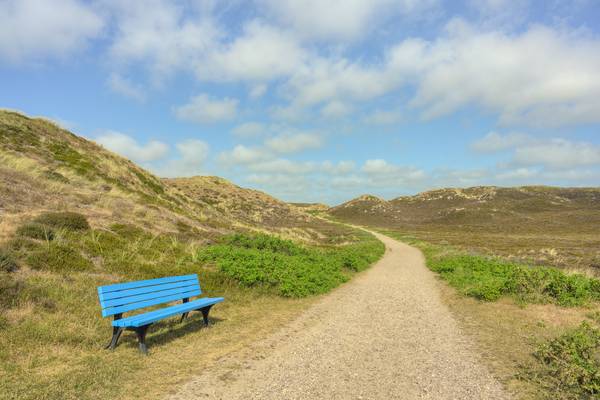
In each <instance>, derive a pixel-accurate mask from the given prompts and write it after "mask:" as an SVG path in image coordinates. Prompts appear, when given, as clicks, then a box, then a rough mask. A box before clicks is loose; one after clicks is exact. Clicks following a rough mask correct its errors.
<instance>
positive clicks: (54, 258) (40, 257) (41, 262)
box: [26, 243, 93, 272]
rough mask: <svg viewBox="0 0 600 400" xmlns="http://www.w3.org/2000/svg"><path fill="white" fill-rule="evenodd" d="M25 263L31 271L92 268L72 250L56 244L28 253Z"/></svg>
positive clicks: (63, 270)
mask: <svg viewBox="0 0 600 400" xmlns="http://www.w3.org/2000/svg"><path fill="white" fill-rule="evenodd" d="M26 261H27V264H28V265H29V266H30V267H31V268H33V269H38V270H50V271H55V272H76V271H85V270H89V269H91V268H92V266H93V265H92V263H91V262H90V261H89V260H88V259H87V258H85V257H83V256H82V255H81V253H79V252H78V251H77V250H75V249H74V248H72V247H68V246H65V245H62V244H57V243H53V244H52V245H50V246H49V247H44V248H40V249H38V250H36V251H34V252H32V253H30V254H29V255H28V256H27V259H26Z"/></svg>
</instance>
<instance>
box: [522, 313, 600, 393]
mask: <svg viewBox="0 0 600 400" xmlns="http://www.w3.org/2000/svg"><path fill="white" fill-rule="evenodd" d="M534 356H535V357H536V359H537V360H538V362H539V366H538V367H539V368H538V370H535V371H533V372H534V373H533V374H532V375H533V376H536V377H537V379H538V380H540V382H541V383H542V384H543V385H544V386H546V387H547V389H549V391H550V392H552V393H553V395H554V396H556V398H559V397H560V398H567V397H568V398H578V399H591V398H598V397H597V396H598V395H600V330H598V329H597V328H595V327H592V326H591V325H590V324H588V323H587V322H583V323H582V324H581V325H580V326H579V327H577V328H575V329H573V330H571V331H569V332H567V333H565V334H563V335H561V336H559V337H558V338H556V339H553V340H551V341H549V342H547V343H544V344H542V345H540V346H539V347H538V349H537V351H536V352H535V353H534ZM540 378H541V379H540ZM559 393H560V394H561V395H560V396H559V395H558V394H559ZM563 394H564V396H562V395H563Z"/></svg>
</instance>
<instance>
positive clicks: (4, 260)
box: [0, 250, 19, 272]
mask: <svg viewBox="0 0 600 400" xmlns="http://www.w3.org/2000/svg"><path fill="white" fill-rule="evenodd" d="M18 269H19V265H18V264H17V262H16V261H15V260H14V259H13V258H12V256H11V255H10V254H9V253H8V252H7V251H5V250H0V271H1V272H14V271H16V270H18Z"/></svg>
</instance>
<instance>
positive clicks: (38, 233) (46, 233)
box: [17, 222, 54, 240]
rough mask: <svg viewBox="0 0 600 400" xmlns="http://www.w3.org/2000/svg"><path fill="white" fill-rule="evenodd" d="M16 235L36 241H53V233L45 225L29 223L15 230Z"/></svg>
mask: <svg viewBox="0 0 600 400" xmlns="http://www.w3.org/2000/svg"><path fill="white" fill-rule="evenodd" d="M17 235H20V236H24V237H28V238H31V239H38V240H54V231H53V230H52V228H50V227H48V226H47V225H42V224H40V223H37V222H30V223H27V224H25V225H22V226H20V227H19V228H18V229H17Z"/></svg>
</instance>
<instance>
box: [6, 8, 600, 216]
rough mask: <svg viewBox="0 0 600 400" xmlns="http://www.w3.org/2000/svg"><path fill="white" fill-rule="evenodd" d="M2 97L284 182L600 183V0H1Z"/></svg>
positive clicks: (204, 167) (177, 164) (395, 188)
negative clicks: (124, 0)
mask: <svg viewBox="0 0 600 400" xmlns="http://www.w3.org/2000/svg"><path fill="white" fill-rule="evenodd" d="M0 107H1V108H7V109H12V110H19V111H22V112H24V113H26V114H28V115H33V116H44V117H47V118H50V119H53V120H55V121H56V122H58V123H59V124H60V125H62V126H64V127H65V128H67V129H69V130H71V131H73V132H75V133H77V134H79V135H81V136H84V137H86V138H89V139H91V140H94V141H96V142H97V143H99V144H101V145H102V146H104V147H105V148H107V149H109V150H112V151H114V152H116V153H119V154H121V155H123V156H125V157H127V158H129V159H131V160H133V161H135V162H136V163H138V164H140V165H141V166H143V167H144V168H147V169H148V170H150V171H152V172H153V173H155V174H157V175H159V176H162V177H177V176H194V175H218V176H222V177H224V178H227V179H229V180H231V181H233V182H234V183H236V184H238V185H240V186H244V187H250V188H255V189H259V190H263V191H266V192H268V193H270V194H272V195H274V196H276V197H278V198H281V199H283V200H286V201H298V202H325V203H328V204H331V205H333V204H338V203H341V202H343V201H346V200H349V199H351V198H353V197H356V196H358V195H360V194H364V193H370V194H375V195H378V196H381V197H384V198H388V199H390V198H394V197H396V196H399V195H406V194H414V193H418V192H420V191H424V190H429V189H434V188H440V187H467V186H476V185H500V186H520V185H558V186H600V1H598V0H571V1H558V0H536V1H534V0H462V1H442V0H248V1H240V0H221V1H216V0H214V1H211V0H196V1H194V0H188V1H165V0H144V1H137V0H132V1H127V2H123V1H118V0H90V1H84V0H52V1H48V0H0Z"/></svg>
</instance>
